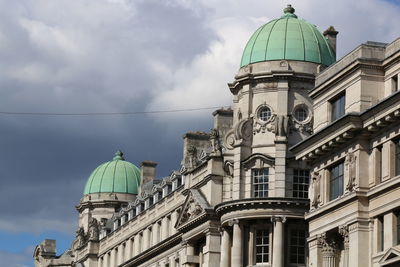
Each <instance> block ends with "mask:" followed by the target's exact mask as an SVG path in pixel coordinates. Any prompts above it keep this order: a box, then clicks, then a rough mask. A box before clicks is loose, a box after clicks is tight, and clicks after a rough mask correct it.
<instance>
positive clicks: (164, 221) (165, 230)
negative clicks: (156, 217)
mask: <svg viewBox="0 0 400 267" xmlns="http://www.w3.org/2000/svg"><path fill="white" fill-rule="evenodd" d="M167 220H168V218H167V216H165V217H164V218H163V219H162V223H161V228H162V230H161V240H164V239H166V238H168V232H169V229H168V221H167Z"/></svg>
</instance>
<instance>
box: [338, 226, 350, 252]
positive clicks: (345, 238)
mask: <svg viewBox="0 0 400 267" xmlns="http://www.w3.org/2000/svg"><path fill="white" fill-rule="evenodd" d="M338 232H339V234H340V235H341V236H342V237H343V244H344V245H345V246H347V247H348V246H349V227H348V226H347V225H342V226H339V230H338Z"/></svg>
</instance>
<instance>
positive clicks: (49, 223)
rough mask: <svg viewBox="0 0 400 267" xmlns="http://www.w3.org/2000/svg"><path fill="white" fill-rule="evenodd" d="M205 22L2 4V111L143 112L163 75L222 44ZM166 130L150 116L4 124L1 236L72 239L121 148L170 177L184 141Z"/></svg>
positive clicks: (111, 9) (180, 10) (136, 10)
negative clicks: (103, 171) (94, 179)
mask: <svg viewBox="0 0 400 267" xmlns="http://www.w3.org/2000/svg"><path fill="white" fill-rule="evenodd" d="M205 16H206V14H205V11H204V12H203V11H202V12H194V11H193V10H190V9H187V8H185V7H184V6H182V5H180V4H178V3H174V2H173V1H155V0H146V1H106V0H101V1H81V0H77V1H67V0H57V1H45V0H39V1H38V0H35V1H33V0H23V1H0V18H1V22H0V58H1V60H0V72H1V75H0V90H1V98H0V107H1V108H0V109H1V110H8V111H28V112H29V111H36V112H52V111H55V112H96V111H97V112H115V111H118V112H124V111H141V110H145V109H146V105H147V103H148V101H149V97H150V95H151V93H150V92H151V91H152V90H153V88H155V87H156V86H159V85H158V84H157V79H158V75H159V74H158V73H157V68H158V66H159V65H164V66H179V65H185V64H188V62H190V61H191V60H192V59H193V58H194V57H195V56H196V55H198V54H201V53H203V52H204V51H206V50H207V49H208V45H209V43H210V41H211V40H212V39H214V38H216V35H215V34H214V32H213V31H212V30H211V29H209V28H207V27H206V26H205V24H204V21H205ZM194 39H195V40H196V41H195V42H193V40H194ZM160 116H162V115H160ZM205 121H206V120H205V119H201V118H200V119H199V120H198V121H197V122H196V125H197V127H199V126H200V128H201V125H204V126H206V128H208V124H207V123H205ZM199 122H200V124H199ZM202 122H203V123H202ZM178 123H179V121H178ZM182 125H185V127H179V126H177V127H174V129H175V130H176V131H178V132H179V131H185V130H186V127H187V126H190V124H187V123H182ZM193 126H194V125H193ZM163 128H164V127H163V126H162V125H160V124H158V123H156V122H155V121H154V118H152V117H149V116H145V115H142V116H129V117H121V116H120V117H118V116H117V117H115V116H109V117H56V116H55V117H30V116H8V117H6V116H2V117H0V134H1V138H0V144H1V148H2V149H1V152H0V162H1V168H0V175H1V184H0V210H1V212H2V216H1V218H0V230H11V231H16V232H18V231H33V232H40V231H44V230H50V229H56V230H61V231H71V232H72V230H73V228H74V227H75V225H76V220H77V217H76V212H75V210H74V205H76V204H77V203H78V202H79V199H80V197H81V194H82V190H83V186H84V183H85V180H86V179H87V177H88V176H89V175H90V172H91V171H92V170H93V169H94V168H95V167H96V166H97V165H99V164H100V163H102V162H104V161H107V160H111V159H112V157H113V153H114V152H115V150H116V149H122V150H123V151H124V152H125V153H126V158H127V159H128V160H130V161H132V162H134V163H135V164H137V165H138V164H140V162H141V161H143V160H145V159H152V160H156V161H159V162H160V167H159V175H168V173H169V172H170V171H172V170H173V169H174V168H179V164H180V163H179V158H180V155H181V153H182V151H181V150H182V148H181V145H180V141H181V133H182V132H179V134H177V132H174V134H171V133H169V134H168V133H165V134H163V131H164V129H163ZM10 203H12V205H10ZM16 207H18V208H16ZM16 210H18V211H16Z"/></svg>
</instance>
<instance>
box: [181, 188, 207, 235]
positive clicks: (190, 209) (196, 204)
mask: <svg viewBox="0 0 400 267" xmlns="http://www.w3.org/2000/svg"><path fill="white" fill-rule="evenodd" d="M210 209H212V207H211V206H210V205H209V204H208V202H207V200H206V199H205V197H204V196H203V195H202V193H201V192H200V191H199V190H197V189H190V190H189V193H188V195H187V196H186V199H185V202H184V203H183V205H182V209H181V212H180V213H179V216H178V220H177V222H176V224H175V228H178V227H180V226H182V225H185V224H187V223H189V222H191V221H194V220H196V218H197V217H200V216H201V214H204V213H205V212H206V211H207V210H210Z"/></svg>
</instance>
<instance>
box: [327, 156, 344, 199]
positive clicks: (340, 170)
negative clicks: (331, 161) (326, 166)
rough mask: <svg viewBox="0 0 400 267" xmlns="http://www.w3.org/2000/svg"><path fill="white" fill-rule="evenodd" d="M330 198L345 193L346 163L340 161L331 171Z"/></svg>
mask: <svg viewBox="0 0 400 267" xmlns="http://www.w3.org/2000/svg"><path fill="white" fill-rule="evenodd" d="M330 174H331V175H330V176H331V177H330V194H329V196H330V200H333V199H336V198H338V197H339V196H341V195H343V188H344V184H343V176H344V164H343V163H340V164H338V165H336V166H334V167H333V168H332V169H331V172H330Z"/></svg>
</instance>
